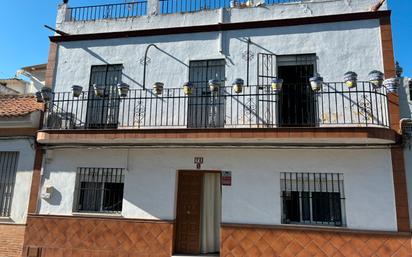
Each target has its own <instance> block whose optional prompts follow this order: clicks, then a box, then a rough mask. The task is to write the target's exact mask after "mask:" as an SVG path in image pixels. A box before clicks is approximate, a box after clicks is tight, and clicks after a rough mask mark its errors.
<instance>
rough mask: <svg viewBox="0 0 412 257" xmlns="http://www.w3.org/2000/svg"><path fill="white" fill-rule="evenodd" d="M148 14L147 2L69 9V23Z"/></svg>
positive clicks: (142, 0)
mask: <svg viewBox="0 0 412 257" xmlns="http://www.w3.org/2000/svg"><path fill="white" fill-rule="evenodd" d="M146 14H147V0H138V1H134V2H130V3H123V4H105V5H94V6H82V7H72V8H68V17H67V20H68V21H93V20H103V19H120V18H131V17H137V16H143V15H146Z"/></svg>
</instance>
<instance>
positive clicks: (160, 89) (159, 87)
mask: <svg viewBox="0 0 412 257" xmlns="http://www.w3.org/2000/svg"><path fill="white" fill-rule="evenodd" d="M163 87H164V84H163V83H162V82H156V83H154V84H153V92H154V93H155V94H156V95H161V94H162V93H163Z"/></svg>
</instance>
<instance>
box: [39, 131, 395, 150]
mask: <svg viewBox="0 0 412 257" xmlns="http://www.w3.org/2000/svg"><path fill="white" fill-rule="evenodd" d="M37 141H38V143H40V144H44V145H141V146H157V145H183V146H190V145H194V146H201V145H205V146H208V145H216V146H219V145H261V146H274V145H286V146H288V145H291V146H300V145H305V146H316V145H326V146H327V145H389V144H395V143H397V142H399V141H400V135H399V134H398V133H397V132H396V131H394V130H391V129H388V128H377V127H356V128H354V127H328V128H241V129H239V128H233V129H227V128H215V129H140V130H139V129H127V130H126V129H115V130H41V131H39V132H38V134H37Z"/></svg>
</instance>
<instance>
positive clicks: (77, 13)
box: [66, 0, 302, 22]
mask: <svg viewBox="0 0 412 257" xmlns="http://www.w3.org/2000/svg"><path fill="white" fill-rule="evenodd" d="M296 2H302V0H266V1H264V4H266V5H274V4H284V3H296ZM153 3H154V4H155V5H156V7H155V8H156V10H158V12H159V14H170V13H189V12H198V11H202V10H214V9H221V8H247V7H253V6H254V4H253V1H252V2H251V1H247V0H235V1H233V0H158V1H157V0H156V1H154V2H153ZM147 12H148V1H147V0H137V1H133V2H130V3H122V4H105V5H93V6H81V7H70V8H67V14H66V21H70V22H79V21H96V20H106V19H122V18H134V17H139V16H145V15H147Z"/></svg>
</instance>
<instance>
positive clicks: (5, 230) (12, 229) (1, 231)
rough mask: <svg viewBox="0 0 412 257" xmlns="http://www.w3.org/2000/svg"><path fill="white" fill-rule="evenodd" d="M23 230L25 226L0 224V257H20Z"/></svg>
mask: <svg viewBox="0 0 412 257" xmlns="http://www.w3.org/2000/svg"><path fill="white" fill-rule="evenodd" d="M25 229H26V226H25V225H14V224H13V225H12V224H10V225H9V224H0V256H1V257H20V256H21V254H22V249H23V240H24V230H25Z"/></svg>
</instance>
